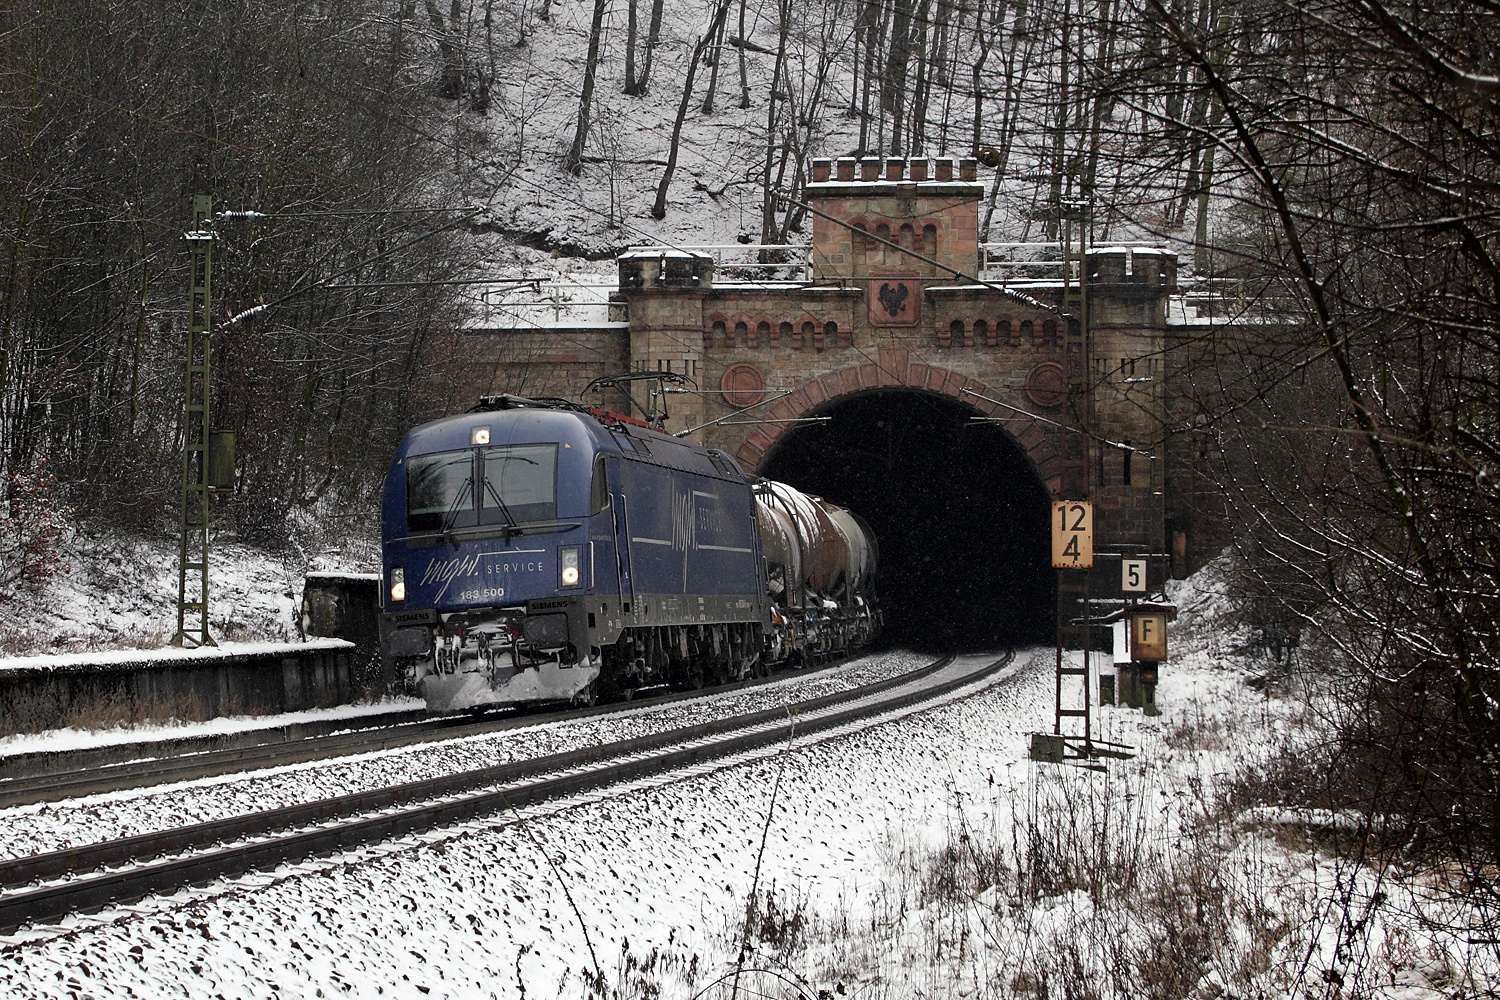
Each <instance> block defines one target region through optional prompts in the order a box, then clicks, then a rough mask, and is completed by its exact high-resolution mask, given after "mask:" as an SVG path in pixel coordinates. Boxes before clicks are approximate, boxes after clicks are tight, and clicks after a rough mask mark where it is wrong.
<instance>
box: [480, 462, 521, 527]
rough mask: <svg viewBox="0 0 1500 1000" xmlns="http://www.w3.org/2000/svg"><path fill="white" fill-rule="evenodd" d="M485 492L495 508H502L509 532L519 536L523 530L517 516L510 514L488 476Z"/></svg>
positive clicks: (485, 480) (501, 511)
mask: <svg viewBox="0 0 1500 1000" xmlns="http://www.w3.org/2000/svg"><path fill="white" fill-rule="evenodd" d="M484 490H485V492H486V493H488V494H489V495H490V499H491V500H493V501H495V506H496V507H499V508H500V513H501V514H503V515H505V521H506V525H507V527H508V528H509V530H510V531H513V532H516V533H518V534H519V533H520V530H521V524H520V522H519V521H517V520H516V516H515V515H514V514H512V513H511V512H510V508H509V507H507V506H506V505H505V501H504V500H501V499H500V494H499V493H496V492H495V487H493V486H491V485H490V480H489V477H488V476H486V477H485V479H484Z"/></svg>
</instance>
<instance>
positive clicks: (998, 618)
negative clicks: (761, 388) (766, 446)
mask: <svg viewBox="0 0 1500 1000" xmlns="http://www.w3.org/2000/svg"><path fill="white" fill-rule="evenodd" d="M810 415H815V416H826V417H830V418H832V419H831V420H829V421H828V422H826V423H820V424H807V425H802V426H799V427H795V428H793V429H791V430H788V431H787V432H786V433H784V434H782V435H781V436H780V437H779V438H778V439H777V441H776V443H775V445H773V446H772V448H771V450H770V451H769V452H768V453H767V454H766V457H765V458H764V459H763V460H762V461H761V463H760V468H759V469H758V470H757V471H758V472H759V473H760V474H761V475H763V476H765V477H767V478H770V479H777V480H780V481H782V482H786V483H790V484H792V485H793V486H796V487H797V488H798V489H800V490H803V491H805V492H808V493H813V494H816V495H818V496H822V497H824V498H826V499H828V500H831V501H833V502H834V503H837V504H840V505H842V506H846V507H848V508H849V509H851V510H853V511H854V512H855V513H857V514H859V515H860V516H861V517H863V518H864V519H865V520H866V521H867V522H868V523H869V525H870V527H871V529H872V530H873V531H874V533H875V536H876V539H877V541H878V543H879V545H880V568H879V571H878V573H877V576H876V588H877V589H876V593H877V595H878V596H879V599H880V603H881V607H882V608H883V609H884V612H885V621H886V631H885V641H886V642H887V643H888V644H891V645H903V646H908V647H915V648H918V649H923V650H938V649H941V650H944V651H946V650H950V649H956V650H960V651H964V650H971V651H972V650H989V649H997V648H1000V647H1003V646H1006V645H1010V644H1023V643H1034V642H1050V641H1052V639H1053V637H1054V631H1053V629H1054V618H1055V614H1056V573H1055V571H1054V570H1053V569H1052V568H1051V555H1050V541H1049V536H1048V534H1047V532H1048V511H1049V506H1048V504H1049V497H1048V494H1047V490H1046V488H1045V486H1043V484H1042V482H1041V481H1040V480H1039V479H1038V477H1037V474H1036V471H1035V469H1034V468H1033V466H1032V464H1031V462H1030V461H1029V459H1028V458H1027V455H1026V453H1025V452H1024V451H1023V450H1022V449H1021V447H1020V446H1019V445H1017V444H1016V442H1015V441H1014V440H1013V439H1012V438H1011V437H1010V435H1009V434H1007V433H1006V431H1005V430H1003V429H1002V428H1001V426H1000V425H996V424H980V423H973V422H971V421H970V418H971V417H973V416H978V415H980V414H979V411H977V410H975V409H972V408H971V407H969V406H968V405H966V404H965V403H963V402H961V401H959V400H956V399H954V398H952V397H949V396H944V395H940V394H938V393H934V392H929V391H926V390H920V389H911V388H882V389H871V390H867V391H864V392H858V393H853V394H850V395H845V396H840V397H838V398H836V399H834V400H831V401H829V402H828V403H826V404H824V405H823V406H821V407H819V408H818V409H817V410H815V411H814V412H813V414H810Z"/></svg>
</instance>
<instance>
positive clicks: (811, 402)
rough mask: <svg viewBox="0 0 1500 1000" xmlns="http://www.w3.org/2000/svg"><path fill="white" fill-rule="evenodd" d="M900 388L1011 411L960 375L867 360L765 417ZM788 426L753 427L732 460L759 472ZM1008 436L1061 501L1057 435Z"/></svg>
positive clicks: (814, 384)
mask: <svg viewBox="0 0 1500 1000" xmlns="http://www.w3.org/2000/svg"><path fill="white" fill-rule="evenodd" d="M882 353H884V352H882ZM899 388H909V389H920V390H925V391H927V392H935V393H939V394H941V395H944V396H951V397H953V398H954V399H956V400H958V401H959V402H961V403H964V404H965V405H967V406H969V407H971V408H973V409H974V410H977V411H978V412H979V413H981V414H984V415H985V416H1009V415H1012V413H1013V411H1010V410H1007V409H1006V408H1005V407H1003V406H996V405H995V404H993V403H990V402H987V401H986V400H984V399H981V398H979V397H980V396H988V397H990V398H991V399H1000V398H1003V396H1004V392H1003V391H1002V390H996V389H991V388H990V387H989V386H988V385H986V384H985V383H983V382H981V381H979V380H978V379H975V378H970V377H969V376H967V375H963V374H960V373H959V372H956V371H952V370H950V369H947V368H939V367H937V366H935V365H924V364H916V363H911V364H907V365H906V366H905V370H904V371H897V370H893V369H892V368H891V367H890V366H889V365H886V364H879V365H877V364H875V363H873V362H871V363H868V364H862V365H851V366H849V367H848V368H841V369H839V370H837V371H832V372H828V373H827V374H826V375H822V376H820V377H818V378H816V379H812V380H811V381H808V382H804V383H803V384H802V385H800V386H798V387H797V389H796V390H794V391H793V392H792V394H791V395H789V396H786V397H785V398H783V399H782V400H780V401H779V402H778V403H776V405H775V406H772V407H771V408H770V409H769V410H767V411H766V414H765V415H766V417H768V418H769V419H772V420H794V419H796V418H797V417H805V416H808V415H810V414H812V413H813V412H814V411H815V410H817V409H819V408H820V407H822V406H824V405H825V404H827V403H829V402H831V401H833V400H835V399H837V398H838V397H840V396H847V395H850V394H852V393H856V392H865V391H868V390H871V389H899ZM965 389H968V390H970V391H971V392H974V393H978V394H979V395H978V396H974V395H969V394H968V393H966V392H964V390H965ZM1026 403H1027V401H1025V400H1022V399H1017V400H1016V402H1015V404H1014V405H1016V406H1017V407H1018V408H1020V409H1023V410H1024V409H1027V408H1028V407H1027V405H1026ZM793 426H795V425H792V424H784V423H776V424H771V423H768V424H762V425H761V426H759V427H756V428H754V429H752V430H751V431H750V432H749V433H748V434H746V435H745V439H744V441H743V442H741V444H740V446H739V448H737V449H736V450H735V453H734V457H735V458H736V459H737V460H738V461H739V463H740V464H741V465H742V466H744V467H745V468H747V469H749V470H752V471H755V472H759V471H760V467H761V462H762V461H763V460H764V459H765V457H766V456H767V455H768V454H770V452H771V449H772V447H773V446H774V445H775V444H776V441H777V439H778V438H780V437H781V435H782V434H783V433H785V432H786V431H787V430H788V429H789V428H791V427H793ZM1009 433H1010V434H1011V437H1012V439H1013V440H1014V441H1015V442H1016V444H1018V445H1019V446H1020V447H1021V449H1022V450H1023V451H1024V452H1026V455H1027V457H1028V458H1029V459H1030V460H1031V465H1032V467H1033V468H1034V469H1035V470H1036V474H1037V479H1038V480H1040V481H1041V482H1042V484H1043V485H1044V486H1046V488H1047V492H1048V494H1049V495H1051V496H1052V497H1053V498H1054V499H1062V498H1063V482H1064V476H1065V473H1064V467H1065V464H1066V463H1065V461H1064V456H1063V454H1062V452H1061V450H1060V441H1059V440H1058V439H1057V437H1056V435H1055V434H1051V433H1048V432H1047V431H1046V430H1043V428H1042V425H1041V424H1040V422H1038V421H1032V422H1031V423H1030V425H1029V426H1027V427H1026V429H1025V430H1023V431H1021V432H1020V433H1018V434H1017V433H1014V432H1009Z"/></svg>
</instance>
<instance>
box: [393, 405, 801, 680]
mask: <svg viewBox="0 0 1500 1000" xmlns="http://www.w3.org/2000/svg"><path fill="white" fill-rule="evenodd" d="M383 542H384V546H383V547H384V571H385V583H384V586H383V588H382V604H383V610H384V612H385V613H384V614H383V615H382V628H381V633H382V647H383V653H384V655H385V656H386V657H388V658H389V659H390V660H393V661H394V664H393V666H394V667H396V668H397V669H398V670H400V671H402V672H404V673H405V675H406V676H407V677H408V679H409V680H411V681H414V682H416V683H417V684H418V685H419V687H420V690H421V691H422V694H423V696H424V697H425V698H426V700H427V703H428V706H429V708H432V709H434V710H445V709H455V708H473V707H478V706H483V705H491V704H513V703H517V702H527V701H546V700H563V699H571V700H582V701H591V700H592V699H593V698H594V696H595V695H597V694H599V693H600V692H601V689H603V690H604V691H605V692H608V691H609V689H611V688H618V689H623V690H626V691H628V690H630V689H633V688H638V687H642V686H648V685H653V684H676V685H697V684H702V683H713V682H718V681H721V680H726V679H732V678H737V677H742V676H744V675H746V674H747V673H749V672H752V671H754V670H756V669H757V668H760V667H763V665H764V664H763V659H762V657H761V653H762V650H763V648H764V647H765V645H766V643H765V637H766V627H767V625H768V624H770V622H771V609H770V603H771V600H770V597H769V596H768V594H767V586H766V570H765V564H764V562H763V561H762V558H761V551H760V535H759V531H758V530H757V525H756V505H755V501H754V497H753V496H752V492H751V486H750V483H749V482H748V481H747V479H746V477H745V475H744V474H743V473H742V472H741V471H740V469H739V467H738V466H736V465H735V463H734V461H733V460H732V459H731V458H729V456H727V455H725V454H723V453H722V452H715V451H711V450H708V449H706V448H703V447H701V446H699V445H696V444H692V443H689V442H685V441H681V440H678V439H676V438H673V437H670V436H668V435H665V434H661V433H658V432H656V431H652V430H650V429H649V428H647V427H646V426H645V425H643V424H641V423H640V422H639V421H632V420H630V419H629V418H625V417H621V416H619V415H617V414H608V413H604V412H602V411H592V412H590V411H586V410H583V409H582V408H580V407H572V406H569V405H566V404H564V405H553V404H549V403H540V402H537V401H534V400H528V399H523V398H520V397H514V396H503V397H488V398H487V399H486V401H485V403H484V404H482V406H481V407H480V408H479V409H478V410H477V411H475V412H470V413H467V414H464V415H462V416H456V417H449V418H446V419H443V420H438V421H435V422H433V423H429V424H426V425H423V426H421V427H418V428H416V429H415V430H413V431H411V432H410V433H409V434H408V435H407V436H406V438H405V440H404V441H403V442H402V444H401V448H400V450H399V451H398V453H397V455H396V457H395V461H394V462H393V463H392V465H391V469H390V472H389V474H388V475H387V477H386V482H385V495H384V516H383ZM601 678H602V679H601Z"/></svg>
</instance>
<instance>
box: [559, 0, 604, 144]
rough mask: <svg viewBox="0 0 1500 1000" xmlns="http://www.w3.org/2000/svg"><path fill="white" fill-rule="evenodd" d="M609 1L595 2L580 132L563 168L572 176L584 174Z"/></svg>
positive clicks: (582, 98) (580, 99)
mask: <svg viewBox="0 0 1500 1000" xmlns="http://www.w3.org/2000/svg"><path fill="white" fill-rule="evenodd" d="M607 6H608V0H594V24H593V26H592V27H591V28H590V29H589V55H588V62H586V63H585V64H584V68H583V96H582V97H581V98H579V101H578V131H577V132H575V133H574V134H573V148H572V149H570V150H568V158H567V159H566V160H565V161H563V167H564V168H565V169H566V170H567V171H568V173H570V174H581V173H583V147H584V143H586V142H588V138H589V111H590V110H591V109H592V107H593V103H594V76H595V74H596V73H597V72H598V71H599V40H600V37H601V36H602V35H603V34H604V11H605V9H606V7H607Z"/></svg>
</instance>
